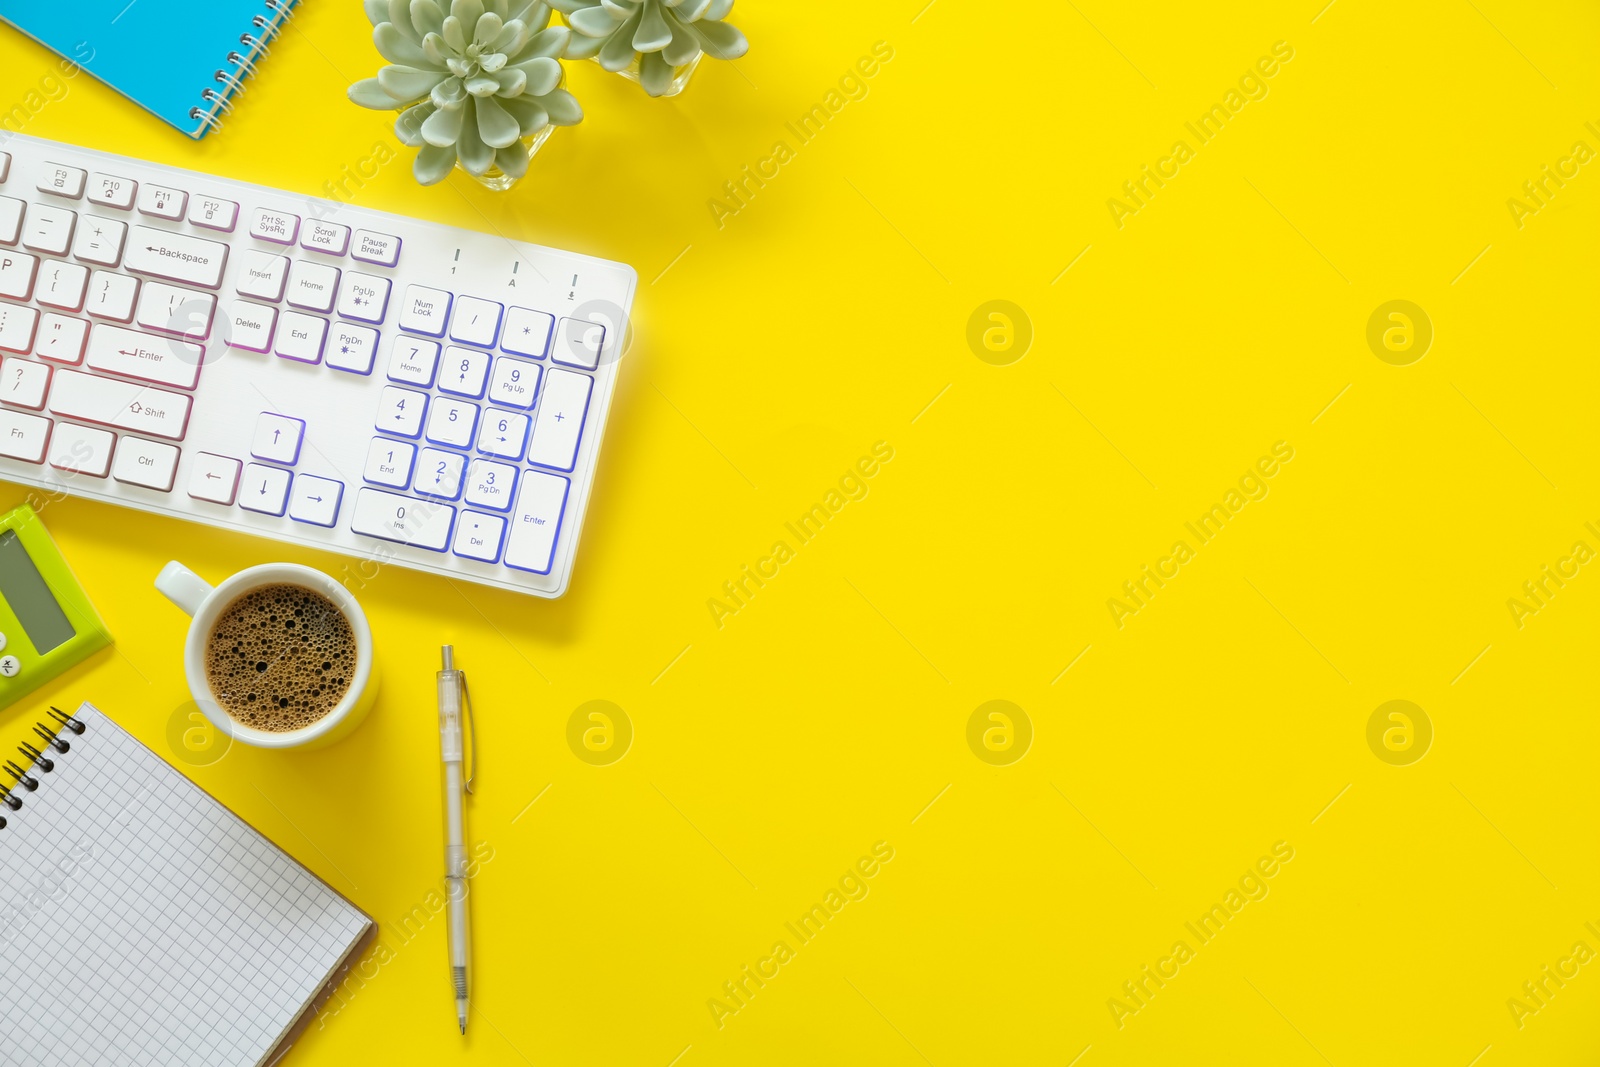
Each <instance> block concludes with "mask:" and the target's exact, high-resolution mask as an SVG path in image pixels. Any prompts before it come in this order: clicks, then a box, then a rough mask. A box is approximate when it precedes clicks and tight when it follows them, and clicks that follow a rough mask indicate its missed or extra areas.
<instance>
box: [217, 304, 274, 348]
mask: <svg viewBox="0 0 1600 1067" xmlns="http://www.w3.org/2000/svg"><path fill="white" fill-rule="evenodd" d="M277 321H278V309H277V308H269V307H267V306H266V305H265V304H253V303H251V302H250V301H248V300H235V301H234V302H233V304H232V305H231V306H230V307H229V309H228V319H227V326H226V327H225V329H224V332H223V339H224V340H225V341H226V342H227V343H228V344H230V345H232V346H234V347H235V348H243V349H245V350H246V351H250V352H270V351H272V327H273V326H274V325H275V324H276V323H277Z"/></svg>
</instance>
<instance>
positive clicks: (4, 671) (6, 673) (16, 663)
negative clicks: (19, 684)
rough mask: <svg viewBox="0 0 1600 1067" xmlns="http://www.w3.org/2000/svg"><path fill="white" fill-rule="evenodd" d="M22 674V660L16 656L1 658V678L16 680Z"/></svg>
mask: <svg viewBox="0 0 1600 1067" xmlns="http://www.w3.org/2000/svg"><path fill="white" fill-rule="evenodd" d="M21 673H22V661H21V660H19V659H17V657H15V656H0V677H6V678H15V677H16V676H17V675H18V674H21Z"/></svg>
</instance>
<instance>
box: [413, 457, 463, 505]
mask: <svg viewBox="0 0 1600 1067" xmlns="http://www.w3.org/2000/svg"><path fill="white" fill-rule="evenodd" d="M466 465H467V457H465V456H463V455H462V454H461V453H459V452H446V451H444V450H443V449H438V448H424V449H423V450H422V452H421V454H419V455H418V456H417V480H416V483H415V484H414V485H412V487H411V488H412V491H413V492H417V493H422V494H424V495H426V496H436V497H439V498H440V499H442V500H454V499H455V498H456V497H458V496H460V495H461V475H462V472H463V470H464V469H465V468H466Z"/></svg>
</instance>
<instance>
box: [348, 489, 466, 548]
mask: <svg viewBox="0 0 1600 1067" xmlns="http://www.w3.org/2000/svg"><path fill="white" fill-rule="evenodd" d="M455 515H456V509H455V508H453V507H451V506H450V505H449V504H442V503H439V502H437V501H433V500H418V499H416V498H415V497H409V496H400V495H399V494H398V493H388V492H385V491H383V490H382V489H359V490H357V491H356V506H355V510H354V512H353V513H352V514H351V516H350V529H351V530H352V531H353V532H355V533H358V534H365V535H366V536H368V537H378V538H382V539H383V540H385V541H399V542H400V543H401V544H406V545H414V546H416V547H417V548H426V549H428V550H429V551H432V552H443V551H444V546H445V545H447V544H449V542H450V526H451V524H452V523H453V522H454V520H455Z"/></svg>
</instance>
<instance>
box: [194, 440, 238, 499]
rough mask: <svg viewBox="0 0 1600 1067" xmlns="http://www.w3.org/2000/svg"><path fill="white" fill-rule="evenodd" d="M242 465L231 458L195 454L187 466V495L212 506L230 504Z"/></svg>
mask: <svg viewBox="0 0 1600 1067" xmlns="http://www.w3.org/2000/svg"><path fill="white" fill-rule="evenodd" d="M243 466H244V465H243V464H241V463H240V462H239V461H238V460H236V459H234V458H233V457H231V456H219V455H217V454H216V453H215V452H196V453H195V454H194V462H192V463H191V464H190V465H189V495H190V496H192V497H194V498H195V499H196V500H209V501H211V502H212V503H213V504H232V503H233V498H234V497H235V496H236V495H237V494H238V490H239V472H240V471H241V470H242V469H243Z"/></svg>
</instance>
